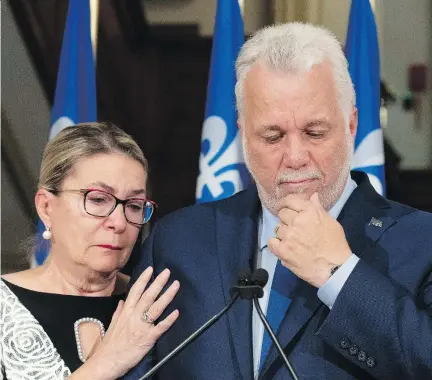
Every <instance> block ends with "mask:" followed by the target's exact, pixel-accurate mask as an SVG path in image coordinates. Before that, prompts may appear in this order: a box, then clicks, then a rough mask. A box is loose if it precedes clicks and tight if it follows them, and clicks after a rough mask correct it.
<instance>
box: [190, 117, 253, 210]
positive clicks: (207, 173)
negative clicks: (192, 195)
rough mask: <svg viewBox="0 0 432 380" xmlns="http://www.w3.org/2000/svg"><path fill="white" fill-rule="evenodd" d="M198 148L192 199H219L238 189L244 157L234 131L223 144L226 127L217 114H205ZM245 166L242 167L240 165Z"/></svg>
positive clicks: (226, 132) (239, 187)
mask: <svg viewBox="0 0 432 380" xmlns="http://www.w3.org/2000/svg"><path fill="white" fill-rule="evenodd" d="M202 135H203V139H202V151H201V155H200V161H199V169H200V174H199V176H198V182H197V189H196V199H197V200H198V201H199V202H206V201H211V200H217V199H222V198H225V197H227V196H230V195H233V194H235V193H236V192H237V191H240V190H241V189H242V179H241V175H240V172H239V169H240V170H242V168H240V167H239V166H242V167H243V168H244V160H243V155H242V150H241V146H240V141H239V136H238V132H237V131H236V136H235V138H234V139H233V140H232V141H231V143H229V145H228V146H225V145H226V143H227V140H228V139H229V138H230V136H228V127H227V125H226V123H225V121H224V120H223V119H222V118H221V117H219V116H210V117H208V118H207V119H206V120H205V122H204V125H203V132H202ZM243 170H245V169H243Z"/></svg>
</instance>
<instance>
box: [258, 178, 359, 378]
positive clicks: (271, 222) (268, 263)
mask: <svg viewBox="0 0 432 380" xmlns="http://www.w3.org/2000/svg"><path fill="white" fill-rule="evenodd" d="M356 187H357V184H356V183H355V182H354V181H353V180H352V179H351V177H350V178H349V180H348V181H347V184H346V185H345V188H344V191H343V193H342V195H341V197H340V198H339V200H338V201H337V202H336V204H335V205H334V206H333V207H332V208H331V209H330V211H329V212H328V213H329V215H331V216H332V217H333V218H335V219H336V218H337V217H338V216H339V213H340V212H341V210H342V208H343V206H344V205H345V203H346V201H347V200H348V198H349V197H350V195H351V193H352V192H353V191H354V190H355V188H356ZM278 224H279V219H278V218H277V217H276V216H274V215H273V214H271V213H270V211H268V210H267V209H266V208H265V207H262V214H261V218H260V221H259V224H258V252H257V260H256V268H264V269H265V270H266V271H267V272H268V274H269V279H268V282H267V285H266V286H265V287H264V297H262V298H260V299H259V304H260V306H261V308H262V310H263V313H264V314H267V306H268V302H269V297H270V290H271V285H272V282H273V276H274V272H275V269H276V264H277V261H278V258H277V257H276V256H275V255H274V254H273V253H271V252H270V250H269V249H268V248H267V242H268V240H269V239H270V238H272V237H274V236H275V232H274V230H275V227H276V226H277V225H278ZM358 261H359V258H358V257H357V256H356V255H354V254H352V255H351V256H350V258H349V259H348V260H347V261H346V262H345V263H344V264H343V265H342V266H341V267H340V268H339V269H338V270H337V271H336V272H335V274H334V275H333V276H331V277H330V279H329V280H328V281H327V282H326V283H325V284H324V285H323V286H322V287H321V288H320V289H319V290H318V297H319V298H320V300H321V301H322V302H323V303H324V304H326V305H327V306H328V307H329V308H330V309H331V308H332V306H333V305H334V302H335V301H336V298H337V296H338V294H339V292H340V291H341V289H342V287H343V285H344V284H345V282H346V280H347V279H348V277H349V275H350V274H351V272H352V271H353V269H354V268H355V266H356V264H357V262H358ZM263 335H264V325H263V324H262V322H261V320H260V319H259V316H258V312H257V311H256V309H255V306H254V307H253V312H252V339H253V360H254V377H255V378H258V375H259V368H260V358H261V348H262V341H263Z"/></svg>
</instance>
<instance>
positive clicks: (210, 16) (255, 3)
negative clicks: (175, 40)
mask: <svg viewBox="0 0 432 380" xmlns="http://www.w3.org/2000/svg"><path fill="white" fill-rule="evenodd" d="M268 1H269V0H244V1H243V3H244V13H245V18H244V19H245V21H244V23H245V32H246V34H251V33H253V32H254V31H255V30H256V29H258V28H260V27H262V26H264V25H265V22H266V9H267V8H268ZM216 3H217V2H216V0H143V4H144V7H145V11H146V17H147V20H148V21H149V22H150V23H151V24H170V23H171V24H172V23H179V24H187V23H195V24H198V26H199V30H200V34H201V35H203V36H210V35H212V34H213V26H214V17H215V12H216Z"/></svg>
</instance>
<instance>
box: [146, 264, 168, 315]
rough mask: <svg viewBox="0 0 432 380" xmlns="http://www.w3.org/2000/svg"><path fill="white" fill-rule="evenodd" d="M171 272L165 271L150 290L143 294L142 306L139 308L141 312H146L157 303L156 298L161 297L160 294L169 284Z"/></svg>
mask: <svg viewBox="0 0 432 380" xmlns="http://www.w3.org/2000/svg"><path fill="white" fill-rule="evenodd" d="M170 274H171V272H170V271H169V269H165V270H163V271H162V272H161V273H160V274H159V276H157V277H156V279H155V280H154V281H153V283H152V284H151V285H150V286H149V288H148V289H147V290H146V291H145V292H144V293H143V294H142V296H141V300H140V305H139V307H138V309H139V311H140V312H144V311H146V310H148V309H149V308H150V306H151V305H152V304H153V303H154V302H155V300H156V298H157V297H158V296H159V294H160V292H161V291H162V289H163V288H164V286H165V285H166V284H167V282H168V280H169V277H170Z"/></svg>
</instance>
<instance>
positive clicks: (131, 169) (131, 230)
mask: <svg viewBox="0 0 432 380" xmlns="http://www.w3.org/2000/svg"><path fill="white" fill-rule="evenodd" d="M147 169H148V168H147V161H146V159H145V158H144V156H143V154H142V152H141V150H140V148H139V147H138V145H137V144H136V143H135V141H134V140H133V139H132V138H131V137H130V136H129V135H127V134H126V133H124V132H123V131H122V130H121V129H119V128H117V127H116V126H114V125H112V124H107V123H91V124H81V125H78V126H73V127H69V128H66V129H64V130H62V131H61V132H60V133H59V134H58V135H57V136H56V137H55V138H54V139H52V140H51V141H50V142H49V143H48V145H47V147H46V149H45V152H44V156H43V160H42V165H41V171H40V178H39V186H38V191H37V193H36V196H35V204H36V209H37V212H38V215H39V217H40V219H41V221H42V222H43V223H44V225H45V228H46V231H45V232H44V234H43V237H44V239H46V240H49V241H50V249H49V255H48V258H47V260H46V261H45V263H44V264H43V265H41V266H39V267H37V268H35V269H30V270H27V271H23V272H18V273H12V274H8V275H5V276H3V278H2V279H1V280H0V298H1V305H0V336H1V341H0V368H1V371H0V379H9V380H18V379H40V380H42V379H63V378H69V379H71V380H79V379H90V378H91V379H104V380H109V379H116V378H118V377H120V376H122V375H123V374H125V373H126V372H127V371H128V370H129V369H130V368H132V367H133V366H135V365H136V364H137V363H138V362H139V361H140V360H141V359H142V358H143V357H144V356H145V355H146V354H147V353H148V352H149V350H150V349H151V348H152V346H153V345H154V343H155V341H156V340H157V339H158V338H159V337H160V336H161V335H162V334H163V333H164V332H165V331H166V330H168V329H169V327H170V326H171V325H172V324H173V323H174V322H175V320H176V319H177V317H178V311H174V312H173V313H172V314H170V315H169V316H168V317H167V318H166V319H164V320H163V321H160V322H159V323H154V321H155V319H157V318H158V317H159V316H160V314H161V313H162V311H163V310H164V309H165V307H166V306H167V305H168V304H169V303H170V302H171V300H172V299H173V297H174V296H175V294H176V293H177V291H178V289H179V283H178V281H174V282H172V284H171V285H170V286H169V287H168V289H167V290H166V291H165V292H164V293H163V294H162V295H161V296H160V297H159V294H160V292H161V291H162V288H164V287H165V285H166V284H167V282H168V281H169V275H170V273H169V271H168V270H166V271H164V272H163V273H161V274H160V275H159V276H158V277H157V278H156V279H155V281H154V282H153V283H152V285H151V286H150V287H148V289H147V290H146V291H144V290H145V289H146V287H147V284H148V282H149V280H150V278H151V276H152V268H148V269H147V270H146V271H145V272H144V273H143V274H142V275H141V277H140V278H139V280H138V281H137V282H136V283H135V284H134V286H133V287H132V288H131V290H130V292H129V295H128V297H127V299H126V300H125V301H123V300H124V298H125V293H126V290H127V283H128V278H127V277H126V276H125V275H123V274H121V273H120V272H119V271H120V269H121V268H122V267H123V266H124V265H125V264H126V262H127V260H128V259H129V256H130V254H131V251H132V248H133V246H134V244H135V242H136V240H137V237H138V234H139V231H140V228H141V227H142V226H143V225H144V224H145V223H147V222H148V221H149V219H150V217H151V215H152V213H153V208H154V203H153V202H152V201H151V200H149V199H148V198H147V196H146V191H145V188H146V182H147Z"/></svg>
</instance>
